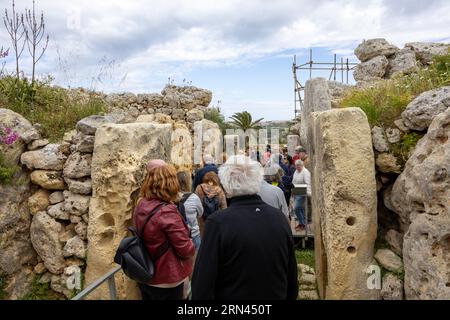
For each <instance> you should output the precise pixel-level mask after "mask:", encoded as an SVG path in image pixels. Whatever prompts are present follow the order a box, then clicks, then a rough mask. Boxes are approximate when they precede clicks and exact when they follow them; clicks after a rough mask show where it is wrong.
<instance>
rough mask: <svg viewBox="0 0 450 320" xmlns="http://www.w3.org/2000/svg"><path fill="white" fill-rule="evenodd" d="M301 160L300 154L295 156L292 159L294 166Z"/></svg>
mask: <svg viewBox="0 0 450 320" xmlns="http://www.w3.org/2000/svg"><path fill="white" fill-rule="evenodd" d="M299 159H300V155H299V154H294V156H293V157H292V165H294V166H295V161H297V160H299Z"/></svg>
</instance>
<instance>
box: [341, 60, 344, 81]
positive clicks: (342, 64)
mask: <svg viewBox="0 0 450 320" xmlns="http://www.w3.org/2000/svg"><path fill="white" fill-rule="evenodd" d="M341 83H344V58H342V57H341Z"/></svg>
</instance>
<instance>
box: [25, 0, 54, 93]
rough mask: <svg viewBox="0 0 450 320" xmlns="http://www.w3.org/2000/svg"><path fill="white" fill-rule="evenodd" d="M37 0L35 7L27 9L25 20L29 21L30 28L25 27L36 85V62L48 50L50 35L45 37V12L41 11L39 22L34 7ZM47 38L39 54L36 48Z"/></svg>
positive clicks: (32, 73) (32, 80) (32, 77)
mask: <svg viewBox="0 0 450 320" xmlns="http://www.w3.org/2000/svg"><path fill="white" fill-rule="evenodd" d="M34 5H35V2H34V0H33V9H32V10H30V9H26V10H25V20H26V22H27V25H28V28H25V34H26V42H27V47H28V52H29V53H30V56H31V59H32V64H33V65H32V71H31V84H32V85H33V86H34V82H35V74H36V64H37V63H38V62H39V60H41V58H42V56H43V55H44V53H45V50H47V46H48V40H49V35H48V34H47V36H46V37H45V38H44V35H45V21H44V13H43V12H41V16H40V21H39V23H38V22H37V20H36V13H35V9H34ZM43 39H45V43H43V45H42V47H41V49H40V53H39V54H38V53H37V52H36V50H39V46H40V44H41V42H42V40H43Z"/></svg>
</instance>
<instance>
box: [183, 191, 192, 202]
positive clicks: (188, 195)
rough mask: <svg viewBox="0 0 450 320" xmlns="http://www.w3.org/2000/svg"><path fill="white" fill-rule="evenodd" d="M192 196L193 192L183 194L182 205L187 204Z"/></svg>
mask: <svg viewBox="0 0 450 320" xmlns="http://www.w3.org/2000/svg"><path fill="white" fill-rule="evenodd" d="M191 195H192V192H186V193H185V194H183V197H182V198H181V200H180V203H181V204H183V203H185V202H186V200H187V199H188V198H189V197H190V196H191Z"/></svg>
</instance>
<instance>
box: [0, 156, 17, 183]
mask: <svg viewBox="0 0 450 320" xmlns="http://www.w3.org/2000/svg"><path fill="white" fill-rule="evenodd" d="M20 170H21V169H20V166H18V165H14V164H10V163H8V162H7V161H6V160H5V157H4V155H3V154H2V153H1V151H0V184H3V185H8V184H11V183H13V182H14V177H15V176H16V174H17V173H18V172H19V171H20Z"/></svg>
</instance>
